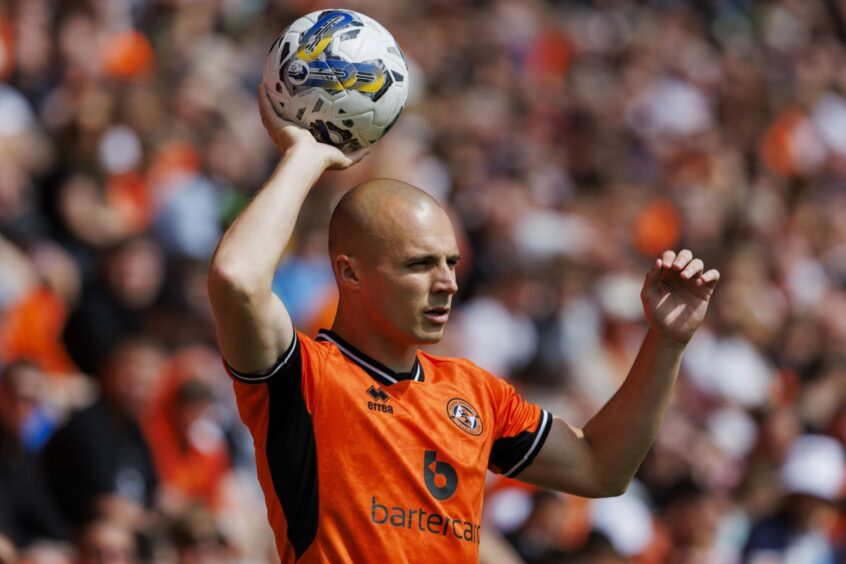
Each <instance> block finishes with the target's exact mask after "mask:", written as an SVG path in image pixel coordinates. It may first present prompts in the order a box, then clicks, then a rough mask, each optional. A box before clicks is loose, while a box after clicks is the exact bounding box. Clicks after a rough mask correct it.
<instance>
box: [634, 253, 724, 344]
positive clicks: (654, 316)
mask: <svg viewBox="0 0 846 564" xmlns="http://www.w3.org/2000/svg"><path fill="white" fill-rule="evenodd" d="M719 279H720V273H719V271H717V270H714V269H711V270H708V271H705V265H704V264H703V263H702V261H701V260H699V259H698V258H694V256H693V253H692V252H690V251H688V250H687V249H685V250H683V251H681V252H679V253H678V254H676V253H675V252H674V251H664V254H663V255H662V256H661V258H660V259H657V260H656V261H655V265H654V266H653V267H652V270H650V271H649V272H648V273H647V274H646V281H645V282H644V284H643V290H641V293H640V298H641V300H642V301H643V310H644V313H645V314H646V319H647V321H648V322H649V325H650V327H651V328H652V329H653V330H655V331H657V332H658V333H659V334H660V335H661V336H663V337H666V338H668V339H671V340H673V341H677V342H679V343H687V342H688V341H689V340H690V339H691V337H693V334H694V333H695V332H696V330H697V329H698V328H699V325H700V324H701V323H702V320H703V319H704V318H705V311H706V310H707V309H708V302H709V301H710V299H711V295H712V294H713V293H714V288H715V287H716V285H717V282H718V281H719Z"/></svg>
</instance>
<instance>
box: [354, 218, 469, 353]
mask: <svg viewBox="0 0 846 564" xmlns="http://www.w3.org/2000/svg"><path fill="white" fill-rule="evenodd" d="M458 258H459V256H458V246H457V244H456V240H455V232H454V231H453V228H452V224H451V223H450V220H449V218H448V217H447V215H446V213H445V212H444V211H443V210H441V209H440V208H437V207H430V208H417V209H414V210H407V211H406V212H403V213H398V214H396V217H394V218H392V219H391V220H390V221H388V222H386V225H385V228H384V229H381V230H380V233H379V234H378V237H376V238H375V239H374V241H373V245H372V247H371V248H370V249H369V252H368V253H367V255H366V257H364V260H363V261H362V262H363V264H361V266H362V267H361V268H359V278H360V281H361V286H360V290H359V296H358V298H359V299H360V300H362V305H363V306H364V307H363V310H364V312H365V315H366V316H367V317H368V320H367V321H368V325H369V326H370V327H372V328H373V329H375V330H377V331H379V332H380V333H381V334H383V335H385V337H387V338H388V339H390V340H392V341H394V342H396V343H398V344H403V345H418V344H427V343H437V342H438V341H440V340H441V338H442V337H443V333H444V328H445V326H446V322H447V319H448V317H449V312H450V307H451V305H452V296H453V295H454V294H455V292H456V291H457V290H458V286H457V285H456V280H455V266H456V264H457V263H458Z"/></svg>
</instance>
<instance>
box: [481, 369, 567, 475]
mask: <svg viewBox="0 0 846 564" xmlns="http://www.w3.org/2000/svg"><path fill="white" fill-rule="evenodd" d="M493 381H494V384H493V385H494V398H495V399H494V401H495V402H496V405H495V406H494V410H495V414H496V428H497V434H496V436H495V438H494V442H493V446H492V448H491V454H490V458H489V459H488V468H489V469H490V470H491V471H492V472H495V473H497V474H502V475H504V476H507V477H510V478H513V477H514V476H517V475H518V474H519V473H520V472H522V471H523V470H524V469H525V468H526V467H527V466H529V464H531V463H532V461H533V460H534V459H535V456H537V454H538V452H540V449H541V447H543V443H544V441H546V437H547V435H549V430H550V428H551V427H552V415H551V414H550V413H549V412H548V411H546V410H544V409H541V408H540V407H538V406H537V405H535V404H533V403H530V402H527V401H525V400H524V399H523V398H521V397H520V395H519V394H518V393H517V390H515V389H514V387H513V386H511V385H510V384H508V383H507V382H504V381H502V380H499V379H498V378H493Z"/></svg>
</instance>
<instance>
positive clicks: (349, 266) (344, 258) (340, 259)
mask: <svg viewBox="0 0 846 564" xmlns="http://www.w3.org/2000/svg"><path fill="white" fill-rule="evenodd" d="M332 266H333V268H334V270H335V278H336V279H337V280H338V285H339V286H345V287H347V288H355V289H358V288H359V287H360V286H361V282H360V280H359V278H358V269H359V264H358V261H356V259H355V258H353V257H351V256H349V255H337V256H336V257H335V261H334V264H333V265H332Z"/></svg>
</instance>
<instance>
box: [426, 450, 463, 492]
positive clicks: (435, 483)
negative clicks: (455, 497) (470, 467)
mask: <svg viewBox="0 0 846 564" xmlns="http://www.w3.org/2000/svg"><path fill="white" fill-rule="evenodd" d="M423 481H424V482H425V483H426V489H428V490H429V493H430V494H432V497H434V498H435V499H438V500H441V501H443V500H445V499H449V498H450V497H452V494H454V493H455V490H456V488H458V474H457V473H456V472H455V468H453V467H452V466H450V465H449V464H447V463H446V462H444V461H442V460H438V453H437V452H436V451H434V450H427V451H426V452H424V453H423Z"/></svg>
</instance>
